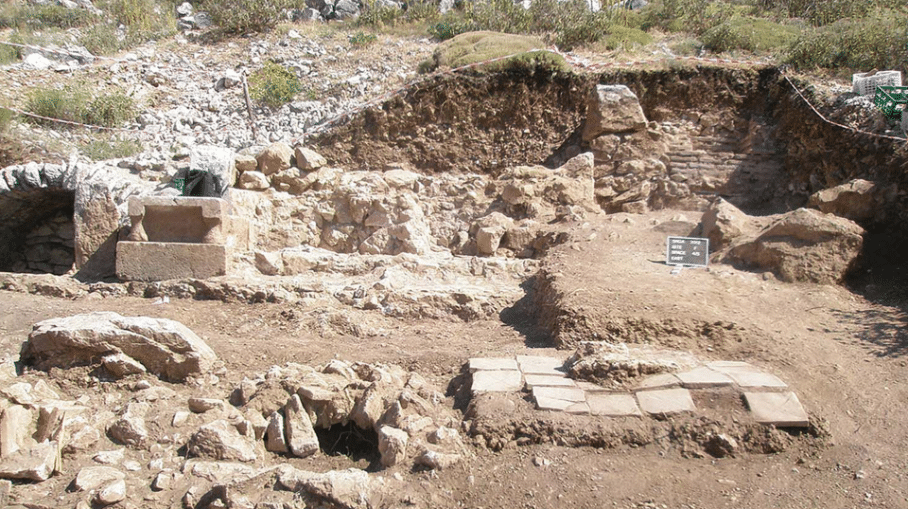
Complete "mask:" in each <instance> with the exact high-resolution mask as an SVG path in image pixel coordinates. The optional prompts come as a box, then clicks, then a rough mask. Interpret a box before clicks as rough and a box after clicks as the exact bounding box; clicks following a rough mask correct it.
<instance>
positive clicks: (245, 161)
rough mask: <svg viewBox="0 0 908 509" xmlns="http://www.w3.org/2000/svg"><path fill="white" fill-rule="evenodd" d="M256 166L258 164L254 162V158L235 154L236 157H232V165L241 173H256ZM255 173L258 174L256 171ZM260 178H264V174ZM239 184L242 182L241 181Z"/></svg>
mask: <svg viewBox="0 0 908 509" xmlns="http://www.w3.org/2000/svg"><path fill="white" fill-rule="evenodd" d="M258 164H259V163H258V161H256V160H255V157H254V156H251V155H249V154H236V156H235V157H234V165H235V166H236V170H237V171H240V172H243V173H248V172H251V171H256V170H257V168H258ZM256 173H260V172H257V171H256ZM262 176H264V174H262ZM240 182H242V180H241V181H240Z"/></svg>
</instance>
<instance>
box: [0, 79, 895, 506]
mask: <svg viewBox="0 0 908 509" xmlns="http://www.w3.org/2000/svg"><path fill="white" fill-rule="evenodd" d="M227 93H236V94H240V93H241V92H238V91H237V90H235V89H234V90H232V91H229V92H227ZM236 97H240V96H239V95H237V96H236ZM287 111H290V110H287ZM294 114H295V113H293V112H292V111H290V113H289V115H290V118H292V117H293V115H294ZM300 115H302V113H300ZM287 125H291V126H292V125H295V124H293V123H292V122H291V123H288V124H287ZM290 134H291V136H290V137H285V138H278V139H276V140H269V141H267V142H265V140H262V141H263V142H262V143H250V144H247V145H246V146H241V147H240V146H232V145H229V144H227V143H217V142H216V141H217V140H214V139H212V140H211V141H210V142H207V143H201V142H198V143H194V144H191V145H190V146H187V147H186V150H185V151H182V152H180V153H178V154H173V155H170V154H168V157H167V161H166V164H164V163H161V164H156V163H155V162H154V161H152V162H150V163H146V162H142V161H138V160H136V161H132V160H128V161H125V162H124V161H113V162H88V161H85V160H82V159H80V158H77V157H73V158H70V159H69V160H65V161H64V160H57V161H31V162H24V163H21V164H15V165H12V166H8V167H6V168H4V169H2V170H0V271H2V272H0V302H2V305H0V308H2V309H3V312H2V313H0V339H2V342H0V348H2V349H0V355H2V357H0V360H2V365H0V409H2V414H0V455H2V457H0V478H2V479H3V480H2V481H0V504H6V505H9V506H14V507H28V508H38V507H41V508H44V507H75V508H79V509H87V508H99V507H111V508H140V507H141V508H144V507H149V508H171V507H184V508H200V509H202V508H231V509H233V508H249V509H253V508H254V509H270V508H310V507H311V508H345V509H367V508H376V509H377V508H409V507H413V508H421V509H429V508H457V507H477V508H478V507H485V508H505V507H526V508H536V507H539V508H555V507H559V508H561V507H576V508H581V507H583V508H586V507H589V508H594V507H596V508H598V507H621V508H672V509H675V508H691V509H693V508H714V507H751V508H763V507H767V508H768V507H843V508H844V507H871V506H873V507H887V508H896V507H908V491H906V488H905V487H906V486H908V484H906V482H905V481H906V478H908V462H906V459H905V456H904V454H903V452H902V451H904V450H905V448H906V447H908V437H906V435H905V434H904V429H905V426H906V425H908V419H906V417H905V416H906V415H908V412H906V407H908V383H906V381H905V380H906V377H905V374H906V354H908V335H906V333H905V320H906V315H905V309H906V307H905V306H906V304H908V300H906V299H908V292H906V291H905V288H906V287H908V286H906V285H908V265H905V260H906V258H905V254H904V248H905V247H908V242H906V239H908V230H906V228H905V224H908V223H906V220H908V145H906V142H905V138H904V134H902V135H898V133H896V132H895V131H892V130H890V129H889V128H888V127H887V124H886V120H885V118H884V117H882V116H881V114H880V113H879V111H877V110H876V109H874V108H873V107H872V104H870V105H868V103H867V101H861V100H860V96H859V95H857V94H855V93H853V92H852V90H851V88H850V87H846V86H839V85H836V86H833V85H830V84H829V83H822V82H816V81H810V80H808V79H807V78H804V77H799V76H794V75H792V74H789V73H787V71H786V70H784V69H780V68H778V67H774V66H760V65H754V64H737V63H730V62H725V63H720V62H707V61H696V62H672V63H670V64H668V63H663V64H658V65H639V66H636V67H634V66H625V67H620V68H619V67H613V68H609V69H605V70H600V71H596V72H593V71H589V70H584V69H580V68H577V69H574V70H573V71H570V72H565V71H563V70H560V69H559V70H552V69H549V68H545V67H538V68H512V69H504V70H501V71H497V72H461V73H438V74H435V75H430V76H429V77H426V78H424V79H422V80H421V81H419V82H418V83H416V84H415V85H413V86H411V87H409V88H406V89H404V90H402V91H399V92H397V93H395V94H388V97H386V98H385V99H384V100H382V101H378V102H375V103H374V104H371V105H369V106H368V107H365V108H362V109H361V110H358V111H355V112H352V113H350V114H348V115H346V116H344V117H343V118H342V119H340V120H338V121H337V122H335V123H334V124H332V125H330V126H327V127H325V128H323V129H319V130H316V131H314V132H312V133H308V132H307V133H306V135H305V136H303V135H302V131H300V132H292V130H291V132H290ZM253 141H254V140H253ZM669 237H686V238H696V239H703V240H708V246H709V247H708V253H706V254H705V255H704V260H705V261H706V262H708V263H704V264H702V265H700V266H679V265H673V264H671V263H669V260H668V259H667V257H666V253H667V248H666V245H667V244H666V241H667V239H668V238H669Z"/></svg>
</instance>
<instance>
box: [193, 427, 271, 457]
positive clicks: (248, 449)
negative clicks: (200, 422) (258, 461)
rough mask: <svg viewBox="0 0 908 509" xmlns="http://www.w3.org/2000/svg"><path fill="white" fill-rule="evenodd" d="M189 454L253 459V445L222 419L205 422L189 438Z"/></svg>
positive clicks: (254, 455)
mask: <svg viewBox="0 0 908 509" xmlns="http://www.w3.org/2000/svg"><path fill="white" fill-rule="evenodd" d="M187 451H188V452H189V455H190V456H194V457H203V458H213V459H217V460H227V461H255V458H256V454H255V445H254V444H253V443H252V441H251V440H250V439H249V438H248V437H245V436H243V435H241V434H240V433H239V432H238V431H237V430H236V428H235V427H233V426H232V425H231V424H230V423H228V422H227V421H225V420H223V419H219V420H217V421H214V422H211V423H209V424H206V425H204V426H202V427H200V428H199V429H198V431H196V432H195V433H194V434H193V435H192V437H191V438H190V439H189V444H188V446H187Z"/></svg>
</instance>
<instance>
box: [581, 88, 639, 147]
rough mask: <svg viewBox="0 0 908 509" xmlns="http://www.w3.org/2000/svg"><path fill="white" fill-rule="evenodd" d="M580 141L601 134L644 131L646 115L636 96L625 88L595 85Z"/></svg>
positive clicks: (590, 139) (591, 138)
mask: <svg viewBox="0 0 908 509" xmlns="http://www.w3.org/2000/svg"><path fill="white" fill-rule="evenodd" d="M586 111H587V116H586V124H584V126H583V141H586V142H589V141H592V140H594V139H596V138H597V137H599V136H601V135H603V134H614V133H626V132H632V131H640V130H642V129H645V128H646V116H644V114H643V108H642V107H641V106H640V101H639V100H638V99H637V95H636V94H634V92H632V91H631V89H629V88H627V87H626V86H624V85H597V86H596V89H595V90H593V92H592V93H591V94H590V97H589V99H588V100H587V107H586Z"/></svg>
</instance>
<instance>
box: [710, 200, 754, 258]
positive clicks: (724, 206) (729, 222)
mask: <svg viewBox="0 0 908 509" xmlns="http://www.w3.org/2000/svg"><path fill="white" fill-rule="evenodd" d="M767 223H768V220H767V219H766V218H763V217H752V216H748V215H747V214H745V213H744V212H742V211H741V210H740V209H738V207H735V206H734V205H732V204H731V203H728V202H727V201H725V200H723V199H722V198H717V199H716V200H714V201H713V202H712V203H710V205H709V208H707V209H706V212H704V213H703V217H702V218H701V219H700V226H699V231H698V232H697V236H698V237H706V238H707V239H709V250H710V252H716V251H721V250H722V249H724V248H726V247H728V246H729V245H731V243H732V242H734V241H735V240H736V239H739V238H741V237H742V236H743V237H748V236H749V237H750V238H753V237H755V236H756V235H757V234H758V233H759V231H760V230H761V229H763V228H765V227H766V226H767Z"/></svg>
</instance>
